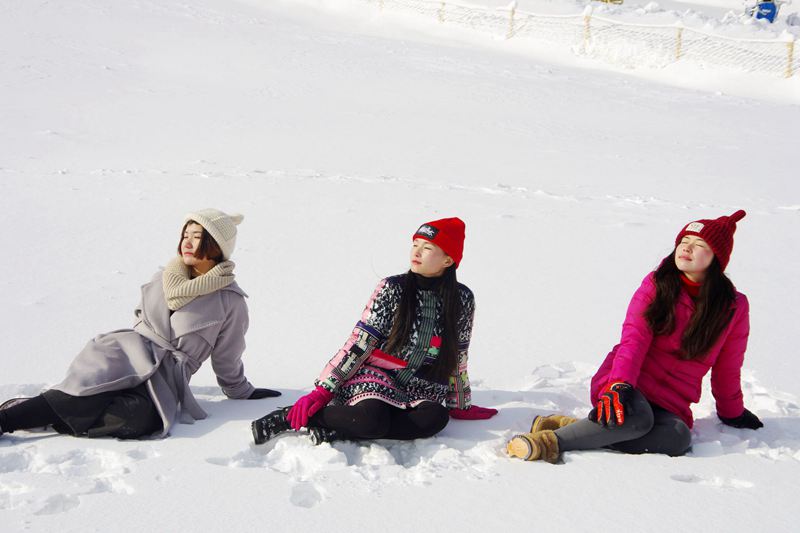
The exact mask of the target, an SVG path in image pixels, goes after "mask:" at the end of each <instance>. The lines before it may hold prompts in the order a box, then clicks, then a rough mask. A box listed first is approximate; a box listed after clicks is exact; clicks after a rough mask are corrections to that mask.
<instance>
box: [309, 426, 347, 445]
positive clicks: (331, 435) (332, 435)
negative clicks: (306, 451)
mask: <svg viewBox="0 0 800 533" xmlns="http://www.w3.org/2000/svg"><path fill="white" fill-rule="evenodd" d="M308 434H309V435H310V436H311V443H312V444H313V445H314V446H319V445H320V444H322V443H323V442H335V441H337V440H343V438H342V435H341V434H340V433H339V432H338V431H336V430H335V429H328V428H308Z"/></svg>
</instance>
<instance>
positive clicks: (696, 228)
mask: <svg viewBox="0 0 800 533" xmlns="http://www.w3.org/2000/svg"><path fill="white" fill-rule="evenodd" d="M746 214H747V213H745V212H744V211H743V210H741V209H739V210H738V211H736V212H735V213H734V214H732V215H731V216H729V217H719V218H718V219H716V220H696V221H694V222H689V223H688V224H686V226H684V227H683V229H682V230H681V232H680V233H678V236H677V237H676V238H675V246H678V243H680V242H681V239H683V237H684V236H686V235H697V236H698V237H700V238H701V239H703V240H704V241H706V242H707V243H708V245H709V246H710V247H711V251H713V252H714V255H715V256H716V257H717V261H719V266H720V267H721V268H722V270H725V267H727V266H728V261H729V260H730V258H731V250H733V233H734V232H735V231H736V223H737V222H739V221H740V220H742V219H743V218H744V216H745V215H746Z"/></svg>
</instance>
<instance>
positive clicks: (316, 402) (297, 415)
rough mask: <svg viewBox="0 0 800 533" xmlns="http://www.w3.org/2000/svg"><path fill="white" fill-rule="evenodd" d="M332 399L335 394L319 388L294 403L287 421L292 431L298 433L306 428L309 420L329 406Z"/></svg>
mask: <svg viewBox="0 0 800 533" xmlns="http://www.w3.org/2000/svg"><path fill="white" fill-rule="evenodd" d="M332 399H333V393H331V392H329V391H328V389H326V388H324V387H320V386H317V388H316V389H314V390H313V391H311V392H310V393H308V394H306V395H305V396H303V397H302V398H300V399H299V400H297V401H296V402H294V405H293V406H292V408H291V409H289V412H288V413H287V415H286V420H288V421H289V425H290V426H292V429H294V430H295V431H297V430H299V429H300V428H302V427H304V426H306V425H307V424H308V419H309V418H310V417H312V416H314V413H316V412H317V411H319V410H320V409H322V408H323V407H325V406H326V405H328V402H330V401H331V400H332Z"/></svg>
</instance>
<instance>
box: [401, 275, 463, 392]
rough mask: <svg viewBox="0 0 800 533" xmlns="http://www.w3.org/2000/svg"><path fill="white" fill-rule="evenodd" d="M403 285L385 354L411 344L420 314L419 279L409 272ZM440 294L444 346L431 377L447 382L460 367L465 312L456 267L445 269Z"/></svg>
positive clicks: (404, 276) (404, 277)
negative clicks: (460, 328) (461, 325)
mask: <svg viewBox="0 0 800 533" xmlns="http://www.w3.org/2000/svg"><path fill="white" fill-rule="evenodd" d="M402 283H403V294H402V296H401V297H400V304H399V305H398V306H397V311H396V312H395V314H394V320H393V321H392V329H391V331H390V332H389V338H388V339H387V341H386V352H388V353H389V354H392V355H394V354H397V353H398V352H399V351H400V350H402V349H403V347H404V346H405V345H406V344H407V343H408V341H409V339H410V337H411V329H412V326H413V325H414V319H415V318H416V313H417V288H418V287H417V278H416V276H415V275H414V274H413V273H412V272H411V271H410V270H409V271H408V272H406V273H405V274H403V280H402ZM438 291H439V295H440V296H441V298H442V319H443V324H442V346H441V347H440V348H439V356H438V357H437V358H436V362H435V363H434V364H433V368H431V370H430V375H431V377H433V378H434V379H436V380H438V381H444V380H446V379H447V377H448V376H449V375H450V374H452V373H453V372H455V370H456V368H457V366H458V321H459V318H460V317H461V313H462V312H463V309H462V305H461V295H460V294H459V290H458V279H457V278H456V266H455V265H450V266H449V267H447V268H446V269H445V271H444V273H443V274H442V283H441V285H439V288H438Z"/></svg>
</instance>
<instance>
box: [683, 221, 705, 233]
mask: <svg viewBox="0 0 800 533" xmlns="http://www.w3.org/2000/svg"><path fill="white" fill-rule="evenodd" d="M704 227H705V225H704V224H703V223H702V222H692V223H691V224H689V225H688V226H686V231H694V232H695V233H700V232H701V231H703V228H704Z"/></svg>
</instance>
